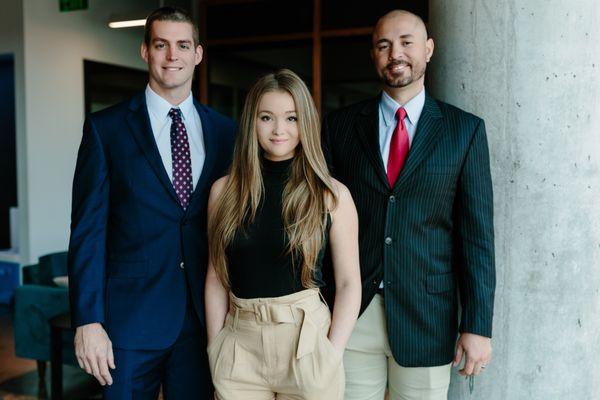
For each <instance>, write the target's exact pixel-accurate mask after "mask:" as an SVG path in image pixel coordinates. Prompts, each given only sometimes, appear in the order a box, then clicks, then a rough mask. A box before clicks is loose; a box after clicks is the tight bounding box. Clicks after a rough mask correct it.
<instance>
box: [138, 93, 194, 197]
mask: <svg viewBox="0 0 600 400" xmlns="http://www.w3.org/2000/svg"><path fill="white" fill-rule="evenodd" d="M145 95H146V106H147V107H148V115H150V125H151V127H152V133H153V134H154V140H155V141H156V145H157V146H158V152H159V153H160V158H162V162H163V165H164V166H165V170H166V171H167V175H168V176H169V179H170V180H171V182H173V158H172V157H171V122H172V120H171V117H169V110H170V109H171V108H179V109H180V110H181V115H182V119H183V123H184V125H185V129H186V131H187V134H188V140H189V143H190V158H191V162H192V184H193V188H196V184H197V183H198V179H199V178H200V173H201V172H202V167H203V166H204V159H205V158H206V152H205V151H204V139H203V134H202V122H201V121H200V115H199V114H198V110H196V107H195V106H194V99H193V97H192V93H190V95H189V96H188V97H187V98H186V99H185V100H184V101H183V102H181V104H179V105H177V106H174V105H172V104H171V103H169V102H168V101H167V100H165V99H163V98H162V97H160V95H158V94H157V93H156V92H155V91H154V90H152V89H151V88H150V85H147V86H146V93H145Z"/></svg>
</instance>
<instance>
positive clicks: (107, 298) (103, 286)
mask: <svg viewBox="0 0 600 400" xmlns="http://www.w3.org/2000/svg"><path fill="white" fill-rule="evenodd" d="M194 104H195V106H196V109H197V110H198V113H199V115H200V120H201V121H202V131H203V138H204V148H205V152H206V158H205V161H204V165H203V168H202V173H201V175H200V178H199V180H198V183H197V185H196V187H195V189H194V192H193V193H192V198H191V201H190V205H189V207H188V208H187V210H184V209H183V208H182V207H181V206H180V204H179V201H178V199H177V196H176V194H175V191H174V189H173V186H172V183H171V181H170V180H169V177H168V175H167V172H166V170H165V169H164V166H163V162H162V160H161V157H160V154H159V151H158V147H157V146H156V143H155V140H154V135H153V133H152V130H151V125H150V119H149V116H148V111H147V107H146V101H145V96H144V94H143V93H140V94H139V95H137V96H136V97H134V98H133V99H131V100H130V101H127V102H124V103H121V104H118V105H116V106H113V107H110V108H108V109H106V110H103V111H100V112H97V113H93V114H91V115H90V116H89V117H88V118H87V120H86V122H85V125H84V128H83V139H82V142H81V145H80V148H79V154H78V157H77V166H76V170H75V177H74V182H73V208H72V215H71V239H70V244H69V285H70V288H69V289H70V297H71V314H72V322H73V326H74V327H76V326H81V325H84V324H88V323H92V322H100V323H102V324H103V325H104V327H105V329H106V330H107V332H108V335H109V337H110V339H111V341H112V342H113V345H114V346H115V347H118V348H124V349H132V350H133V349H146V350H150V349H162V348H166V347H168V346H170V345H171V344H172V343H173V342H174V341H175V340H176V338H177V335H178V334H179V331H180V329H181V326H182V322H183V318H184V313H185V305H186V297H187V295H186V279H187V282H189V286H190V289H191V290H190V292H191V294H192V299H193V304H194V306H195V309H196V311H197V313H198V316H199V318H200V320H201V321H203V320H204V307H203V304H204V302H203V292H204V280H205V276H206V264H207V260H208V255H207V253H208V252H207V235H206V226H207V221H206V205H207V200H208V194H209V191H210V188H211V185H212V183H213V182H214V181H215V180H216V179H218V178H219V177H220V176H222V175H224V174H225V173H226V169H227V168H228V166H229V164H230V161H231V153H232V149H233V143H234V137H235V132H236V126H235V123H234V122H233V121H232V120H230V119H229V118H226V117H224V116H222V115H220V114H218V113H216V112H215V111H213V110H211V109H210V108H209V107H206V106H204V105H201V104H199V103H197V102H195V103H194Z"/></svg>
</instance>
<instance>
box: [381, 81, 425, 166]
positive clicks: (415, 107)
mask: <svg viewBox="0 0 600 400" xmlns="http://www.w3.org/2000/svg"><path fill="white" fill-rule="evenodd" d="M424 105H425V88H423V89H421V91H420V92H419V93H418V94H417V95H416V96H415V97H413V98H412V99H410V100H409V101H408V102H407V103H406V104H405V105H404V109H405V110H406V117H405V118H404V124H405V126H406V130H407V131H408V146H409V149H410V146H411V145H412V142H413V138H414V137H415V132H416V131H417V124H418V123H419V118H420V117H421V112H422V111H423V106H424ZM400 107H401V105H400V104H398V103H396V101H395V100H394V99H392V98H391V97H390V95H389V94H387V93H386V92H385V91H384V92H382V94H381V100H380V101H379V150H380V151H381V158H382V160H383V166H384V167H385V170H386V171H387V164H388V157H389V155H390V142H391V141H392V135H393V134H394V129H396V125H397V123H398V122H397V120H396V112H397V111H398V109H399V108H400Z"/></svg>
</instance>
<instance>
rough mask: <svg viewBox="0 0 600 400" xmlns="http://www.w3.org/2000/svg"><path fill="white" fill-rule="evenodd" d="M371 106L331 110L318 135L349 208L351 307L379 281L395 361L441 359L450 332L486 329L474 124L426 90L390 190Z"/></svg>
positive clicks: (486, 235) (448, 354)
mask: <svg viewBox="0 0 600 400" xmlns="http://www.w3.org/2000/svg"><path fill="white" fill-rule="evenodd" d="M378 105H379V97H377V98H375V99H371V100H368V101H365V102H362V103H358V104H355V105H352V106H349V107H347V108H344V109H341V110H338V111H336V112H333V113H331V114H330V115H328V116H327V117H326V118H325V119H324V122H323V132H322V138H323V148H324V151H325V155H326V158H327V159H328V163H329V165H330V167H331V169H332V174H333V176H335V177H336V178H337V179H339V180H340V181H341V182H342V183H344V184H345V185H346V186H347V187H348V188H349V189H350V192H351V193H352V196H353V199H354V202H355V204H356V207H357V210H358V216H359V232H360V233H359V235H360V236H359V241H360V267H361V275H362V282H363V298H362V307H361V312H362V311H364V309H365V308H366V307H367V306H368V304H369V303H370V302H371V300H372V299H373V296H374V295H375V292H376V290H377V288H378V286H379V283H380V282H381V281H382V280H383V281H384V283H385V309H386V317H387V330H388V336H389V341H390V346H391V350H392V353H393V354H394V358H395V359H396V361H397V362H398V363H399V364H400V365H402V366H405V367H428V366H436V365H442V364H448V363H450V362H451V361H452V358H453V356H454V347H455V343H456V337H457V331H458V330H460V331H461V332H470V333H475V334H478V335H483V336H488V337H491V333H492V314H493V306H494V290H495V284H496V279H495V266H494V229H493V204H492V182H491V177H490V168H489V154H488V146H487V139H486V134H485V126H484V122H483V121H482V120H481V119H480V118H478V117H476V116H474V115H472V114H469V113H466V112H464V111H462V110H460V109H458V108H456V107H453V106H451V105H448V104H445V103H442V102H440V101H437V100H435V99H433V98H432V97H430V96H429V95H427V96H426V100H425V105H424V108H423V112H422V114H421V117H420V119H419V123H418V126H417V131H416V134H415V137H414V139H413V142H412V145H411V148H410V151H409V154H408V157H407V159H406V163H405V165H404V168H403V169H402V172H401V173H400V176H399V177H398V179H397V181H396V183H395V185H394V187H390V186H389V183H388V180H387V177H386V173H385V170H384V166H383V162H382V159H381V153H380V149H379V140H378V115H379V113H378ZM457 287H458V289H459V290H457ZM459 299H460V303H461V309H462V312H461V316H460V318H459V315H458V314H459V307H458V303H459ZM459 324H460V326H459Z"/></svg>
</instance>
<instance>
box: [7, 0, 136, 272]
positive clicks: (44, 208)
mask: <svg viewBox="0 0 600 400" xmlns="http://www.w3.org/2000/svg"><path fill="white" fill-rule="evenodd" d="M22 1H23V2H24V3H23V45H24V47H23V48H24V59H25V65H24V78H25V101H24V105H25V125H26V127H27V129H26V132H24V134H23V132H21V133H20V134H21V135H23V136H24V137H22V138H21V140H20V142H19V150H18V152H19V156H20V162H19V173H20V175H21V176H20V177H19V178H20V179H19V195H20V196H19V206H20V207H21V210H22V215H23V217H22V226H21V231H22V232H23V236H24V237H22V240H21V243H23V247H22V250H23V251H22V252H21V259H22V262H24V263H27V262H34V261H35V260H37V258H38V257H39V256H40V255H43V254H45V253H48V252H53V251H62V250H65V249H66V248H67V245H68V237H69V223H70V210H71V184H72V179H73V172H74V168H75V160H76V156H77V148H78V146H79V142H80V140H81V129H82V126H83V120H84V87H83V85H84V75H83V60H84V59H89V60H94V61H100V62H106V63H111V64H117V65H122V66H129V67H135V68H141V69H145V68H146V65H145V64H144V63H143V61H142V60H141V58H140V56H139V46H140V43H141V41H142V36H143V29H142V28H134V29H126V30H114V29H110V28H108V26H107V21H108V18H109V15H110V14H111V13H115V12H116V13H127V12H129V9H131V7H132V4H131V3H132V2H122V1H117V0H103V1H101V2H100V1H90V2H89V9H88V10H83V11H74V12H66V13H61V12H60V11H59V9H58V2H57V1H45V0H22ZM138 3H139V1H138ZM23 175H25V176H23Z"/></svg>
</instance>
